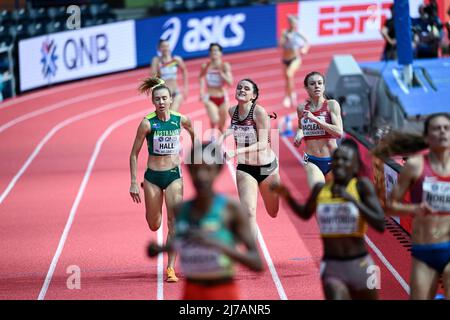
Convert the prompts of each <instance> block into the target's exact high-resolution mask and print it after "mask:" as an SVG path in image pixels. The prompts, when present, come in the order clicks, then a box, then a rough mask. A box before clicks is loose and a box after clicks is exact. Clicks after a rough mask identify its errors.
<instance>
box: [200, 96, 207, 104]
mask: <svg viewBox="0 0 450 320" xmlns="http://www.w3.org/2000/svg"><path fill="white" fill-rule="evenodd" d="M208 100H209V94H201V95H200V102H203V103H206V102H208Z"/></svg>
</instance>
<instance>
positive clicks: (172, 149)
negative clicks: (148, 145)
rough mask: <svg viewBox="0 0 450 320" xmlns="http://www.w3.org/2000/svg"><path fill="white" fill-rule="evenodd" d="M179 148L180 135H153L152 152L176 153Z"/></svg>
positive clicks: (161, 153)
mask: <svg viewBox="0 0 450 320" xmlns="http://www.w3.org/2000/svg"><path fill="white" fill-rule="evenodd" d="M179 150H180V136H178V135H177V136H154V137H153V152H154V153H156V154H160V155H167V154H177V153H178V152H179Z"/></svg>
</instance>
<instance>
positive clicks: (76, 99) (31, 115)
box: [0, 84, 136, 133]
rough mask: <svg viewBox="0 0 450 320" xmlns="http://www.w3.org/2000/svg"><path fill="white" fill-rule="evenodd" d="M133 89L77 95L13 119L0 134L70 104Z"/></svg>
mask: <svg viewBox="0 0 450 320" xmlns="http://www.w3.org/2000/svg"><path fill="white" fill-rule="evenodd" d="M133 88H136V86H135V85H129V84H128V85H123V86H117V87H113V88H108V89H104V90H99V91H96V92H91V93H88V94H83V95H78V96H75V97H74V98H71V99H66V100H64V101H61V102H58V103H55V104H52V105H49V106H47V107H45V108H41V109H38V110H35V111H32V112H28V113H25V114H23V115H21V116H19V117H17V118H14V119H12V120H10V121H8V122H7V123H5V124H3V125H1V126H0V133H1V132H3V131H5V130H6V129H8V128H10V127H12V126H14V125H16V124H18V123H21V122H23V121H26V120H30V119H31V118H34V117H37V116H39V115H42V114H44V113H47V112H50V111H53V110H57V109H60V108H64V107H67V106H69V105H72V104H75V103H78V102H83V101H86V100H90V99H92V98H97V97H100V96H103V95H108V94H111V93H116V92H121V91H127V90H130V89H133Z"/></svg>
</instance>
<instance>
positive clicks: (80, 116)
mask: <svg viewBox="0 0 450 320" xmlns="http://www.w3.org/2000/svg"><path fill="white" fill-rule="evenodd" d="M140 100H143V98H142V97H139V96H138V97H132V98H128V99H123V100H119V101H116V102H114V103H109V104H106V105H104V106H102V107H100V108H96V109H93V110H89V111H87V112H83V113H80V114H78V115H76V116H73V117H71V118H68V119H66V120H64V121H62V122H60V123H58V124H57V125H56V126H54V127H53V128H52V129H51V130H50V131H49V132H48V133H47V134H46V135H45V137H44V138H43V139H42V140H41V141H40V142H39V144H38V145H37V146H36V148H35V149H34V150H33V152H32V153H31V155H30V156H29V157H28V159H27V160H26V161H25V163H24V164H23V165H22V167H21V168H20V169H19V171H18V172H17V173H16V175H15V176H14V177H13V178H12V180H11V181H10V182H9V184H8V186H7V187H6V189H5V190H4V191H3V192H2V194H1V195H0V204H2V202H3V201H4V200H5V198H6V197H7V196H8V194H9V193H10V192H11V190H12V188H14V186H15V184H16V183H17V181H18V180H19V178H20V177H21V176H22V175H23V174H24V172H25V170H27V168H28V167H29V166H30V164H31V163H32V162H33V160H34V158H36V156H37V155H38V154H39V152H40V151H41V149H42V148H43V147H44V145H45V144H46V143H47V142H48V141H49V140H50V139H51V138H52V137H53V136H54V135H55V134H56V133H57V132H58V131H59V130H61V129H63V128H64V127H66V126H68V125H69V124H71V123H74V122H76V121H79V120H82V119H85V118H87V117H90V116H93V115H96V114H99V113H101V112H104V111H108V110H111V109H114V108H118V107H123V106H126V105H127V104H130V103H133V102H137V101H140Z"/></svg>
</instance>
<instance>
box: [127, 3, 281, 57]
mask: <svg viewBox="0 0 450 320" xmlns="http://www.w3.org/2000/svg"><path fill="white" fill-rule="evenodd" d="M135 25H136V54H137V64H138V66H142V65H149V64H150V61H151V58H152V57H153V56H155V55H156V54H157V46H158V42H159V40H160V39H161V38H163V39H167V40H168V41H169V43H170V47H171V49H172V52H173V54H175V55H179V56H181V57H183V58H194V57H201V56H206V55H207V54H208V48H209V44H210V43H211V42H217V43H219V44H220V45H221V46H222V47H223V51H224V53H227V52H236V51H245V50H254V49H261V48H269V47H274V46H276V45H277V38H276V6H275V5H266V6H257V7H241V8H233V9H225V10H213V11H206V12H205V11H204V12H196V13H189V14H178V15H168V16H164V17H158V18H149V19H142V20H136V24H135Z"/></svg>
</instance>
